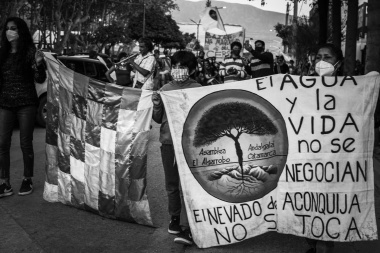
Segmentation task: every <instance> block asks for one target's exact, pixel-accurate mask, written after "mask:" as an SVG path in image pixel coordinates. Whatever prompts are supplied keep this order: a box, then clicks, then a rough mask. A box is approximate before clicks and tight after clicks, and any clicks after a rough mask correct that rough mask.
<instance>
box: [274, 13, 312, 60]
mask: <svg viewBox="0 0 380 253" xmlns="http://www.w3.org/2000/svg"><path fill="white" fill-rule="evenodd" d="M274 29H275V31H276V32H277V36H278V37H280V38H281V39H282V44H283V46H286V47H288V48H289V49H293V50H291V51H293V52H294V55H293V56H294V58H295V59H296V60H297V62H299V61H302V60H303V58H304V57H305V55H308V54H309V53H310V52H314V51H315V50H316V48H317V46H318V44H317V43H318V37H317V34H318V33H317V31H316V30H315V27H313V26H311V25H310V24H309V22H308V21H307V19H306V18H305V17H302V18H299V19H298V21H297V22H296V23H295V24H294V25H284V24H280V23H278V24H277V25H275V26H274ZM295 31H297V32H295Z"/></svg>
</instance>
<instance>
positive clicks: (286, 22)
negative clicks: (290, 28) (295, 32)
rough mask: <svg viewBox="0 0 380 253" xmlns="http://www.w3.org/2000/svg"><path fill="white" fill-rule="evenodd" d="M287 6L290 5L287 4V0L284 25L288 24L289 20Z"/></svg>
mask: <svg viewBox="0 0 380 253" xmlns="http://www.w3.org/2000/svg"><path fill="white" fill-rule="evenodd" d="M289 7H290V4H289V2H287V3H286V15H285V26H287V25H288V20H289Z"/></svg>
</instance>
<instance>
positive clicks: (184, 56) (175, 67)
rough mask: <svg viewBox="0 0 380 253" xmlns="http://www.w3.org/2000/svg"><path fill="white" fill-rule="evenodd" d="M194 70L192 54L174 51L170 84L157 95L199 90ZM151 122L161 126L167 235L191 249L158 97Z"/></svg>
mask: <svg viewBox="0 0 380 253" xmlns="http://www.w3.org/2000/svg"><path fill="white" fill-rule="evenodd" d="M196 67H197V60H196V57H195V55H194V54H193V53H191V52H188V51H177V52H175V53H174V55H173V57H172V70H171V76H172V78H173V81H171V82H169V83H167V84H165V85H164V86H163V87H162V88H161V89H160V91H170V90H178V89H188V88H195V87H201V85H200V84H199V83H197V82H196V81H195V80H194V79H193V78H194V75H195V70H196ZM152 102H153V120H154V121H156V122H157V123H159V124H161V128H160V142H161V144H162V145H161V158H162V165H163V167H164V173H165V187H166V192H167V195H168V210H169V215H171V220H170V223H169V228H168V232H169V233H170V234H175V235H178V237H177V238H175V239H174V242H176V243H180V244H185V245H192V244H193V240H192V237H191V232H190V227H189V222H188V219H187V215H186V209H185V204H184V201H183V196H182V192H181V186H180V179H179V174H178V167H177V162H176V158H175V154H174V147H173V141H172V137H171V133H170V129H169V124H168V119H167V117H166V113H165V108H164V104H163V102H162V100H161V97H160V95H159V93H157V92H154V93H153V94H152Z"/></svg>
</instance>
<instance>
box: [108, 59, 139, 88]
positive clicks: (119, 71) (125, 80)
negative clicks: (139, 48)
mask: <svg viewBox="0 0 380 253" xmlns="http://www.w3.org/2000/svg"><path fill="white" fill-rule="evenodd" d="M127 56H128V55H127V53H126V52H121V53H120V54H119V55H118V57H117V62H118V64H115V65H114V66H112V67H111V68H110V69H109V70H108V71H107V72H106V77H107V79H108V81H109V82H110V83H114V82H115V80H113V78H112V77H111V73H112V72H114V71H115V73H116V84H117V85H120V86H125V87H132V84H133V81H132V78H131V72H132V70H133V68H132V66H131V65H130V64H128V63H127V62H120V61H122V60H125V59H126V58H127Z"/></svg>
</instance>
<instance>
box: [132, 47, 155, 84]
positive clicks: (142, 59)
mask: <svg viewBox="0 0 380 253" xmlns="http://www.w3.org/2000/svg"><path fill="white" fill-rule="evenodd" d="M135 63H136V64H137V65H138V66H139V67H141V68H143V69H145V70H148V71H149V72H150V74H149V75H148V76H146V77H145V76H143V75H142V74H141V73H140V72H138V71H136V74H135V79H134V82H133V87H135V86H136V83H137V82H140V83H142V84H143V86H142V87H141V89H143V90H152V89H153V77H154V76H153V72H154V68H155V66H156V58H154V55H153V54H152V53H150V52H149V53H147V54H146V55H145V56H142V55H141V54H139V55H138V56H137V57H136V59H135Z"/></svg>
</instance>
